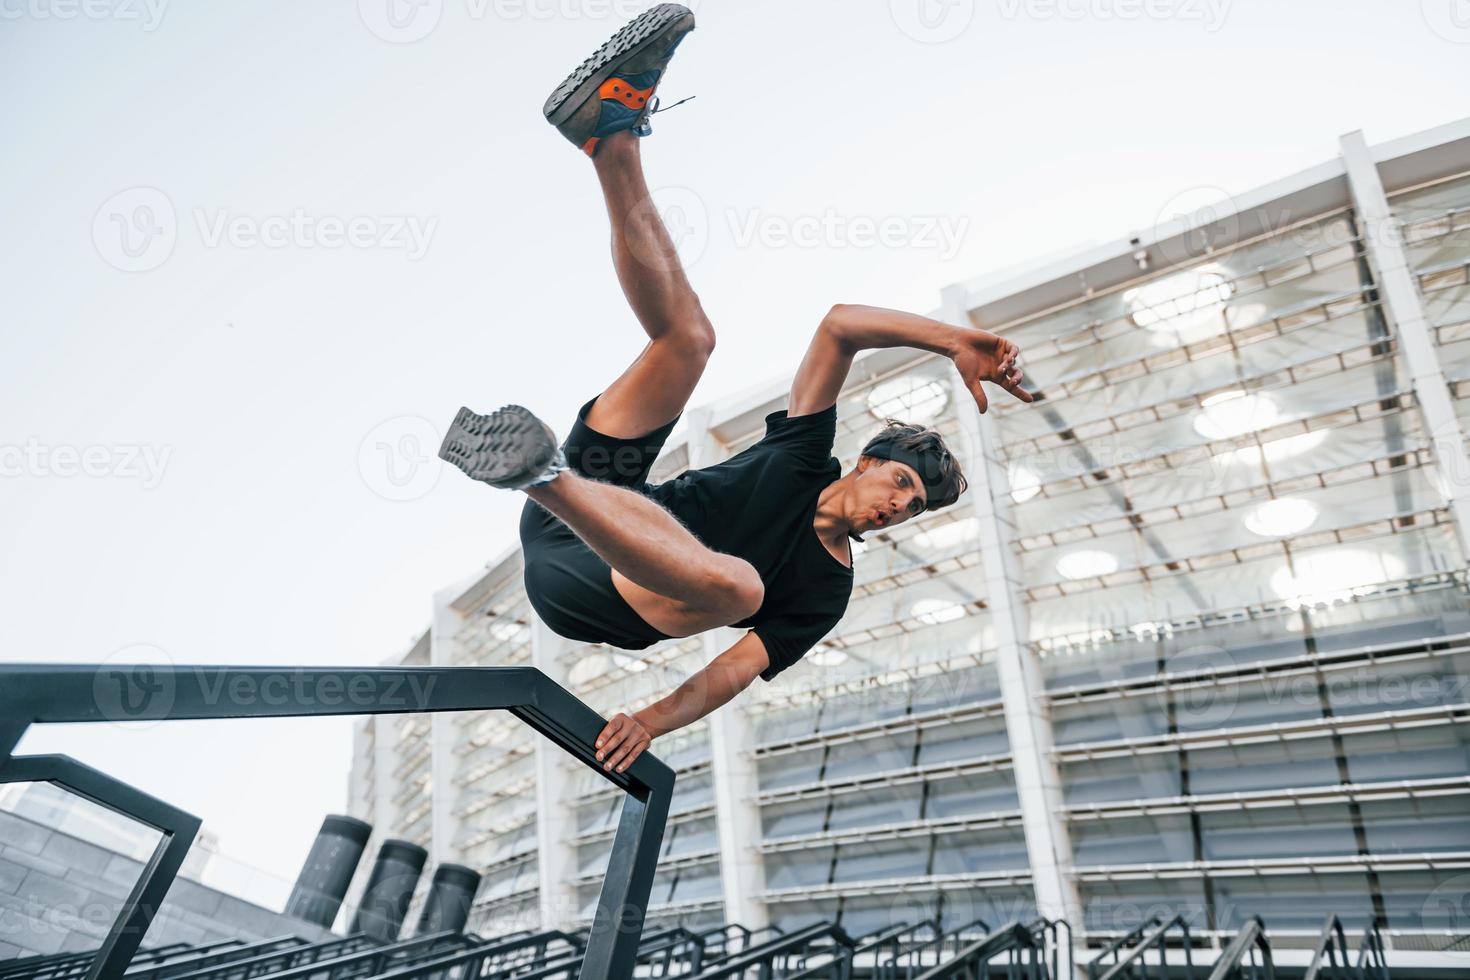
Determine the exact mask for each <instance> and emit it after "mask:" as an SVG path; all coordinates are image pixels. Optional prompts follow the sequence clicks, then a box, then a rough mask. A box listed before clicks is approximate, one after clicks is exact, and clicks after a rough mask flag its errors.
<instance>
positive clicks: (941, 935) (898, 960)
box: [873, 919, 990, 980]
mask: <svg viewBox="0 0 1470 980" xmlns="http://www.w3.org/2000/svg"><path fill="white" fill-rule="evenodd" d="M977 933H978V934H979V936H982V937H983V936H988V935H989V934H990V924H989V923H988V922H986V921H985V920H984V919H972V920H971V921H969V922H967V923H965V924H964V925H962V926H959V927H958V928H955V929H951V930H949V931H948V932H941V931H939V930H937V929H936V930H934V932H933V933H932V934H931V935H930V937H929V938H927V939H919V938H917V932H916V933H915V938H911V939H909V941H908V942H904V943H899V944H896V945H895V946H894V948H893V953H892V955H890V956H888V957H887V958H882V957H879V958H878V959H876V960H875V961H874V963H873V978H874V980H913V978H914V977H916V976H918V975H919V974H921V973H923V972H924V971H925V970H928V969H929V968H930V967H933V966H937V965H938V964H940V963H942V962H944V955H945V951H946V950H950V951H951V952H954V953H957V952H959V950H960V949H961V948H963V947H964V946H965V945H966V943H965V939H964V937H965V936H967V935H975V934H977Z"/></svg>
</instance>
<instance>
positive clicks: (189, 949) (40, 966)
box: [0, 763, 304, 978]
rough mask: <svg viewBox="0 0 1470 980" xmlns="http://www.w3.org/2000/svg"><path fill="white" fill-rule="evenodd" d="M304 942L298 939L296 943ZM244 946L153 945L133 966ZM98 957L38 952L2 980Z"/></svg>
mask: <svg viewBox="0 0 1470 980" xmlns="http://www.w3.org/2000/svg"><path fill="white" fill-rule="evenodd" d="M78 765H80V763H78ZM0 781H3V780H0ZM293 938H294V937H293ZM303 941H304V940H301V939H296V942H303ZM242 945H244V943H243V942H242V941H241V940H239V939H225V940H221V941H220V942H217V943H211V944H210V945H209V946H206V947H197V946H190V945H189V944H188V943H167V944H165V945H163V946H149V947H144V948H140V949H139V950H138V952H137V954H136V955H135V956H134V957H133V964H134V966H138V965H140V964H142V965H147V964H153V963H161V962H164V961H167V960H170V959H173V958H175V957H179V956H186V955H192V954H193V953H195V952H197V951H199V950H201V949H203V950H207V951H212V950H216V949H226V948H230V947H239V946H242ZM96 955H97V954H96V951H95V950H90V949H89V950H85V951H83V952H80V953H37V954H35V955H34V956H22V957H19V958H17V959H13V960H7V961H6V962H4V963H0V978H5V977H15V976H24V977H27V978H31V977H51V976H59V975H61V974H63V973H66V972H68V971H73V970H81V971H85V970H86V966H87V964H88V963H90V962H91V961H92V959H93V958H94V957H95V956H96Z"/></svg>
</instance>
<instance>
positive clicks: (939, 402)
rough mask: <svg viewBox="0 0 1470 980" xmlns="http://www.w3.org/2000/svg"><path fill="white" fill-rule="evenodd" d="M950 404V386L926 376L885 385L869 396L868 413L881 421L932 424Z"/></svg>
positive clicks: (893, 380) (874, 390)
mask: <svg viewBox="0 0 1470 980" xmlns="http://www.w3.org/2000/svg"><path fill="white" fill-rule="evenodd" d="M948 404H949V386H948V385H945V384H943V383H941V382H939V381H937V380H935V379H934V378H927V377H924V376H922V375H919V376H911V377H903V378H894V379H892V380H891V381H884V382H883V383H882V384H877V385H874V386H873V390H872V391H870V392H868V411H869V412H871V413H872V414H873V417H874V418H877V419H878V420H879V421H886V420H888V419H898V420H899V421H901V422H914V423H918V424H923V423H925V422H932V421H933V420H934V419H937V418H939V416H940V414H941V413H942V412H943V411H944V407H945V406H946V405H948Z"/></svg>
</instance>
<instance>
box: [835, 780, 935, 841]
mask: <svg viewBox="0 0 1470 980" xmlns="http://www.w3.org/2000/svg"><path fill="white" fill-rule="evenodd" d="M921 802H922V795H921V794H920V793H919V792H917V787H915V786H885V787H882V788H880V789H872V790H865V791H863V792H860V793H838V794H836V795H834V796H833V797H832V812H831V816H830V817H829V818H828V823H827V829H828V830H851V829H852V828H854V827H868V826H872V825H874V824H879V825H881V824H889V823H900V822H903V821H907V820H917V819H918V817H919V806H920V804H921Z"/></svg>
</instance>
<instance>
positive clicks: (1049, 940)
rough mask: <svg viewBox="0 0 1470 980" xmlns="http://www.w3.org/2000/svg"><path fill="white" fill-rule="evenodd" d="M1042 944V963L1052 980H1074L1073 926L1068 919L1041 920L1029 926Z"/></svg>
mask: <svg viewBox="0 0 1470 980" xmlns="http://www.w3.org/2000/svg"><path fill="white" fill-rule="evenodd" d="M1027 928H1029V929H1030V930H1031V934H1032V935H1034V936H1035V937H1036V940H1037V942H1039V943H1041V947H1042V961H1043V962H1044V963H1045V964H1046V965H1047V968H1048V969H1049V970H1050V972H1051V977H1052V980H1072V975H1073V974H1074V973H1075V972H1076V964H1075V962H1074V961H1073V959H1072V926H1071V924H1070V923H1068V922H1067V920H1066V919H1048V918H1044V917H1043V918H1039V919H1037V920H1036V921H1035V922H1033V923H1031V925H1030V926H1028V927H1027Z"/></svg>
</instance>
